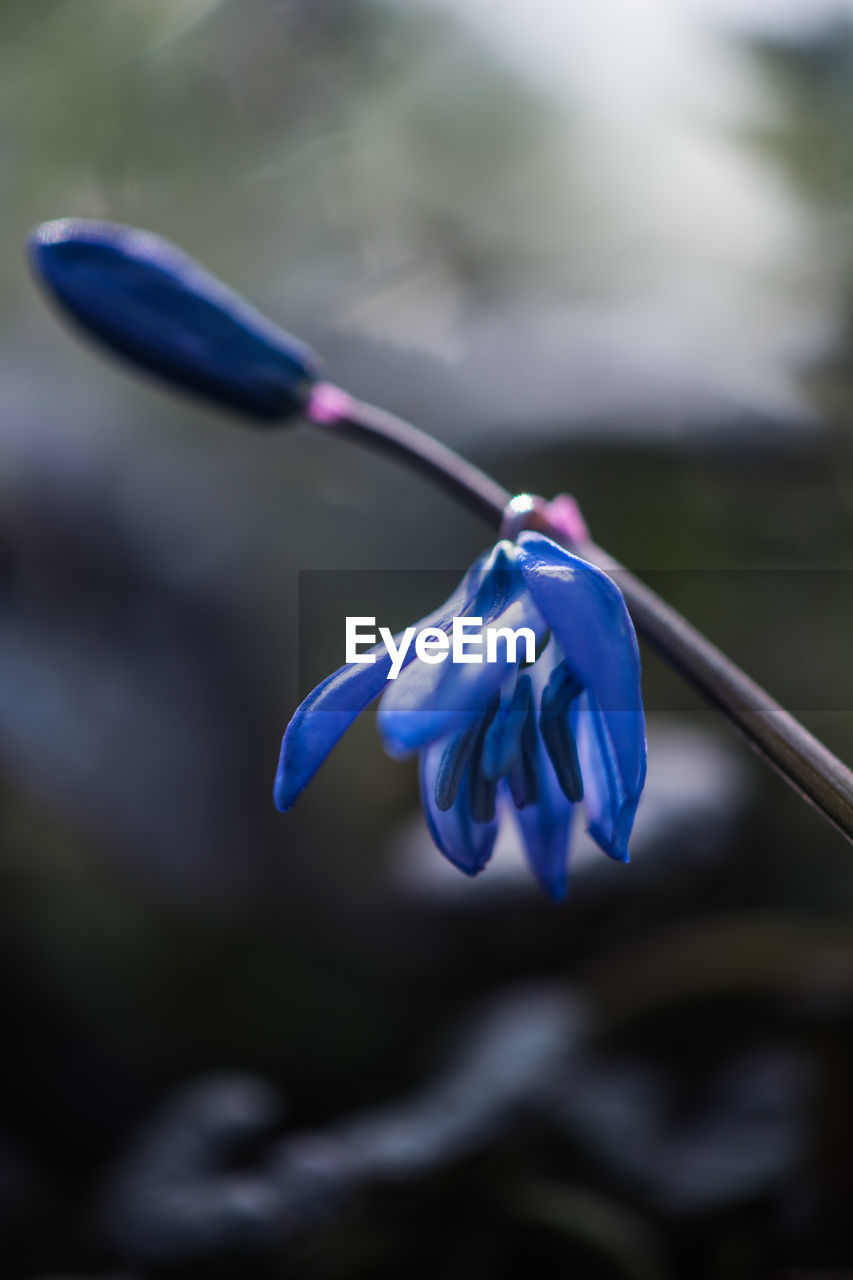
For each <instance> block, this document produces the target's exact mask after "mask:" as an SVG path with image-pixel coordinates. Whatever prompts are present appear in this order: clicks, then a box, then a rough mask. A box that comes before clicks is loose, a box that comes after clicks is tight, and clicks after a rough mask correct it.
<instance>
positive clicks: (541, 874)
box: [515, 739, 575, 902]
mask: <svg viewBox="0 0 853 1280" xmlns="http://www.w3.org/2000/svg"><path fill="white" fill-rule="evenodd" d="M536 775H537V781H538V797H537V800H536V803H535V804H528V805H525V806H524V808H523V809H517V810H516V812H515V820H516V822H517V823H518V826H519V828H520V830H521V834H522V837H523V839H524V847H525V852H526V854H527V861H528V863H529V865H530V869H531V871H532V872H533V874H534V875H535V876H536V879H537V880H538V881H539V883H540V884H541V886H542V888H543V889H544V890H545V892H546V893H547V894H548V896H549V898H553V900H554V901H555V902H562V901H563V899H564V898H565V896H566V892H567V889H568V860H569V842H570V838H571V824H572V815H573V813H574V810H575V806H574V805H573V804H572V803H571V802H570V801H569V800H567V799H566V797H565V795H564V794H563V790H562V788H561V786H560V784H559V782H558V781H557V776H556V774H555V773H554V769H553V766H552V764H551V761H550V760H549V758H548V754H547V752H546V751H545V748H544V744H543V743H542V741H541V739H539V742H538V755H537V769H536Z"/></svg>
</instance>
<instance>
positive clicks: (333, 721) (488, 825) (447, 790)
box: [273, 532, 646, 900]
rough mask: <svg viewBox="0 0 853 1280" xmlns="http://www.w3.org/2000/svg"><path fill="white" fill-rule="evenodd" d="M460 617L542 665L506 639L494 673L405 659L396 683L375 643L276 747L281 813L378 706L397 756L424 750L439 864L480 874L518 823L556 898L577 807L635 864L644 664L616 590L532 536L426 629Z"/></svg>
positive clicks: (561, 890) (562, 889) (427, 803)
mask: <svg viewBox="0 0 853 1280" xmlns="http://www.w3.org/2000/svg"><path fill="white" fill-rule="evenodd" d="M456 617H468V618H478V619H481V620H482V621H481V628H482V632H483V633H484V634H485V633H486V632H487V631H488V630H489V629H496V628H509V629H511V630H516V629H518V628H521V627H526V628H528V629H529V630H531V631H532V632H533V635H534V637H535V644H536V660H535V661H534V662H533V663H530V664H527V663H526V662H524V661H520V660H519V659H518V655H516V654H514V653H513V652H511V650H510V646H509V644H508V642H507V641H503V643H502V645H501V643H500V642H499V644H498V648H497V656H498V659H499V660H497V661H486V662H464V663H460V662H451V661H449V660H448V661H444V662H441V663H439V662H437V661H433V662H429V661H424V660H423V659H422V658H420V657H416V656H414V648H413V647H411V648H410V650H409V652H408V654H407V661H406V663H405V665H404V667H403V669H402V670H401V672H400V674H399V676H398V677H397V679H396V680H393V681H389V680H388V674H389V671H390V670H391V657H390V655H389V654H388V652H387V650H386V649H385V646H377V648H376V649H374V650H372V651H371V653H372V656H373V657H374V661H373V662H372V663H364V664H362V663H358V664H356V663H351V664H349V665H347V666H344V667H341V668H340V670H338V671H336V672H335V673H334V674H333V675H331V676H329V677H328V678H327V679H326V680H324V681H323V682H322V684H320V685H318V687H317V688H316V689H315V690H314V691H313V692H312V693H310V694H309V695H308V697H307V698H306V699H305V701H304V702H303V703H302V704H301V706H300V707H299V708H298V710H297V711H296V714H295V715H294V717H293V719H292V720H291V722H290V724H289V725H288V727H287V730H286V732H285V735H284V740H283V742H282V746H281V758H280V761H279V767H278V773H277V775H276V780H275V788H274V792H273V794H274V799H275V803H276V806H277V807H278V808H279V809H281V810H282V811H286V810H288V809H290V808H292V806H293V805H294V804H295V802H296V800H297V798H298V796H299V795H300V794H301V792H302V791H303V790H304V788H305V787H306V786H307V784H308V783H309V782H310V780H311V778H312V777H313V776H314V774H315V773H316V771H317V769H318V768H319V767H320V765H321V764H322V762H323V760H325V758H326V756H327V755H328V754H329V752H330V751H331V749H332V747H333V746H334V745H335V743H336V742H337V741H338V739H339V738H340V737H341V736H342V735H343V734H344V733H345V732H346V730H347V729H348V728H349V726H350V725H351V724H352V722H353V721H354V720H355V718H356V716H358V715H359V714H360V712H361V711H363V710H364V708H365V707H366V706H367V705H368V704H369V703H370V702H372V701H373V700H374V699H375V698H377V697H378V696H379V695H380V694H382V695H383V696H382V700H381V702H380V705H379V714H378V722H379V728H380V731H381V734H382V737H383V740H384V742H385V746H386V748H387V749H388V751H389V752H390V753H391V754H392V755H395V756H404V755H409V754H412V753H414V752H418V753H419V755H420V781H421V795H422V800H423V806H424V812H425V814H426V819H427V823H428V825H429V829H430V833H431V835H432V838H433V840H434V841H435V843H436V845H437V846H438V848H439V849H440V850H441V852H442V853H443V854H444V855H445V856H446V857H447V858H448V859H449V860H450V861H451V862H452V863H454V864H455V865H456V866H457V867H459V868H460V869H461V870H462V871H464V872H466V874H468V875H475V874H476V873H477V872H479V871H482V869H483V868H484V867H485V865H486V863H487V862H488V861H489V858H490V857H491V854H492V850H493V848H494V844H495V839H496V836H497V832H498V825H499V823H500V822H501V821H503V820H504V819H506V818H508V817H509V815H510V813H513V814H514V815H515V818H516V820H517V822H518V825H519V827H520V830H521V835H522V838H523V841H524V847H525V849H526V853H527V858H528V861H529V863H530V867H531V869H532V871H533V873H534V874H535V876H536V877H537V879H538V880H539V882H540V884H541V885H542V887H543V888H544V889H545V891H546V892H547V893H548V894H549V895H550V896H551V897H552V898H554V899H557V900H559V899H562V898H563V897H564V896H565V893H566V887H567V864H568V854H569V841H570V834H571V825H572V818H573V814H574V810H575V808H576V806H578V805H579V804H581V803H582V804H583V808H584V810H585V813H586V819H587V825H588V829H589V832H590V835H591V836H592V837H593V839H594V840H595V841H596V842H597V843H598V844H599V845H600V846H601V848H602V849H604V850H605V852H606V853H608V854H610V856H611V857H613V858H616V859H618V860H620V861H623V862H627V861H628V838H629V836H630V834H631V828H632V826H633V822H634V815H635V813H636V810H637V804H638V803H639V799H640V794H641V792H642V789H643V782H644V780H645V772H646V736H645V721H644V716H643V704H642V695H641V691H640V660H639V653H638V649H637V640H636V636H635V634H634V628H633V625H632V623H631V619H630V617H629V616H628V611H627V609H626V608H625V603H624V601H623V599H622V594H621V592H620V591H619V589H618V587H617V586H616V585H615V584H614V583H613V582H612V580H611V579H610V578H608V577H607V576H606V575H605V574H604V573H602V572H601V571H600V570H598V569H596V568H594V567H593V566H592V565H590V564H587V562H586V561H584V560H581V559H579V558H578V557H577V556H574V555H572V554H571V553H570V552H568V551H566V550H564V549H563V548H562V547H560V546H559V545H558V544H557V543H555V542H553V541H552V540H551V539H550V538H547V537H545V536H543V535H542V534H538V533H531V532H525V533H522V534H521V535H520V537H519V538H518V540H517V542H509V541H502V542H499V543H498V544H497V546H495V547H494V548H493V549H492V551H491V552H489V553H487V554H486V555H485V556H483V557H481V558H480V559H479V560H478V561H477V562H476V563H475V564H474V565H473V566H472V568H471V569H470V570H469V571H468V573H467V574H466V575H465V577H464V578H463V580H462V582H461V583H460V585H459V586H458V588H457V589H456V591H455V592H454V594H453V595H452V596H451V597H450V599H449V600H448V601H447V602H446V603H445V604H444V605H443V606H442V608H441V609H439V610H438V611H437V612H436V613H434V614H432V615H430V616H429V617H428V618H424V619H423V620H422V621H421V622H420V623H419V624H418V629H419V630H420V629H423V628H427V627H429V628H436V629H439V630H441V631H444V632H448V633H449V632H450V630H451V627H452V622H453V619H454V618H456ZM471 625H472V624H469V634H472V635H473V633H472V632H471V631H470V627H471ZM475 638H476V637H475Z"/></svg>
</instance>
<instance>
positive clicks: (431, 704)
mask: <svg viewBox="0 0 853 1280" xmlns="http://www.w3.org/2000/svg"><path fill="white" fill-rule="evenodd" d="M480 576H481V586H480V590H479V591H478V592H477V596H476V599H475V600H474V601H473V603H472V604H471V607H470V608H469V609H468V610H467V611H466V612H467V615H468V616H469V617H471V618H475V617H476V618H482V626H481V628H480V629H479V630H478V631H477V632H474V631H472V632H471V633H470V635H469V637H468V638H469V639H470V640H476V639H477V638H478V637H479V638H482V639H483V642H484V644H485V632H486V631H487V630H494V629H497V628H503V627H506V628H509V629H510V630H512V631H516V630H517V629H518V628H519V627H527V628H529V629H530V630H531V631H532V632H533V635H534V639H535V642H536V645H537V647H538V645H539V644H540V642H541V640H542V638H543V636H544V635H545V633H546V632H547V629H548V628H547V625H546V623H545V621H544V619H543V618H542V616H541V614H540V612H539V610H538V609H537V608H536V606H535V605H534V603H533V601H532V600H531V598H530V595H529V593H528V591H527V589H526V587H525V584H524V579H523V578H522V576H521V574H520V573H519V572H518V569H517V568H516V566H515V548H514V547H513V545H512V543H509V542H499V543H498V544H497V546H496V547H495V548H494V549H493V550H492V552H491V554H490V555H489V557H488V559H487V561H486V563H485V564H484V565H483V566H482V569H481V571H480ZM459 616H462V615H459ZM482 652H483V656H484V657H485V649H483V650H482ZM522 653H523V647H522V646H521V645H519V646H517V652H516V655H515V657H514V659H513V660H510V655H509V653H508V649H507V646H506V645H505V644H504V645H498V647H497V660H496V661H495V662H486V661H479V662H453V661H452V660H450V659H449V658H448V659H447V660H446V661H444V662H442V663H441V664H430V663H426V662H422V661H421V660H420V659H417V660H416V661H415V662H413V663H411V665H410V666H409V667H408V669H407V670H406V671H405V672H403V673H401V674H400V676H399V677H398V678H397V680H396V681H394V683H393V684H392V685H390V686H389V688H388V690H387V692H386V694H385V696H384V698H383V699H382V703H381V705H380V707H379V713H378V716H377V720H378V724H379V730H380V732H381V734H382V738H383V741H384V743H385V747H386V750H388V751H389V752H390V754H391V755H395V756H405V755H408V754H410V753H411V752H412V751H417V750H419V749H420V748H422V747H424V746H425V745H426V744H427V743H429V742H433V741H435V740H436V739H437V738H444V737H446V736H447V735H448V734H451V733H453V732H454V731H456V730H459V729H461V728H464V726H465V725H466V724H470V722H471V721H472V720H474V719H476V717H477V716H478V715H480V714H481V713H482V711H483V710H484V708H485V707H486V705H487V704H488V703H489V702H490V701H491V699H492V698H493V697H494V695H495V694H496V693H497V692H498V691H499V690H500V687H501V685H502V684H503V682H504V680H505V679H506V677H507V673H508V672H509V671H511V670H512V669H513V668H514V667H515V666H516V665H517V662H518V658H519V655H520V654H522Z"/></svg>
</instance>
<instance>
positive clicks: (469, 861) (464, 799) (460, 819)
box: [420, 739, 498, 876]
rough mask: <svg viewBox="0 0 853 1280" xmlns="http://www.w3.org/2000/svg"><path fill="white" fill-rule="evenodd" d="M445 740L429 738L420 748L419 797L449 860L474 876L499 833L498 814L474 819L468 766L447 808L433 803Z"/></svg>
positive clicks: (484, 861) (432, 830)
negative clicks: (455, 794)
mask: <svg viewBox="0 0 853 1280" xmlns="http://www.w3.org/2000/svg"><path fill="white" fill-rule="evenodd" d="M446 746H447V742H446V740H445V739H439V740H438V741H436V742H431V743H430V744H429V746H428V747H427V748H426V749H425V750H424V751H422V752H421V757H420V780H421V800H422V803H423V808H424V815H425V816H426V821H427V826H428V827H429V832H430V835H431V836H432V838H433V841H434V842H435V844H436V846H437V847H438V848H439V849H440V850H441V852H442V853H443V854H444V856H445V858H447V859H448V861H450V862H452V863H453V865H454V866H456V867H458V868H459V870H460V871H464V872H465V874H466V875H468V876H475V875H476V874H477V872H478V871H482V870H483V867H485V865H486V863H487V862H488V861H489V858H490V857H491V856H492V850H493V849H494V847H495V838H496V836H497V833H498V821H497V817H496V816H494V817H492V819H491V821H489V822H475V821H474V818H473V816H472V813H471V789H472V788H471V766H470V764H469V765H468V768H467V769H466V770H465V776H464V777H463V779H462V785H461V786H460V788H459V791H458V793H457V796H456V799H455V800H454V802H453V804H452V805H451V806H450V808H449V809H440V808H439V807H438V804H437V803H436V798H435V793H436V782H437V779H438V773H439V769H440V767H441V761H442V757H443V755H444V752H445V748H446Z"/></svg>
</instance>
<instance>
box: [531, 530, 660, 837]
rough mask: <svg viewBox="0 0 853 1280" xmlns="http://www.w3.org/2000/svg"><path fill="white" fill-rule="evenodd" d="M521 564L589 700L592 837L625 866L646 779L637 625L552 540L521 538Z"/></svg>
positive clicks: (582, 733)
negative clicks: (628, 843) (632, 828)
mask: <svg viewBox="0 0 853 1280" xmlns="http://www.w3.org/2000/svg"><path fill="white" fill-rule="evenodd" d="M518 563H519V566H520V568H521V571H522V573H523V575H524V580H525V582H526V583H527V586H528V588H529V590H530V594H531V596H532V597H533V599H534V601H535V603H536V605H537V606H538V608H539V609H540V611H541V612H542V614H543V616H544V617H545V619H546V620H547V621H548V623H549V624H550V625H551V627H552V628H553V632H554V636H555V638H556V639H557V641H558V643H559V645H560V648H561V649H562V651H563V654H564V657H565V659H566V662H567V663H568V665H569V667H570V668H571V670H572V671H573V672H574V674H575V675H576V676H577V677H578V678H579V680H580V681H581V683H582V684H583V685H584V687H585V688H586V690H587V693H588V698H587V699H586V704H585V708H584V710H583V712H582V713H580V714H578V717H577V723H576V737H577V740H578V751H579V754H580V760H581V771H582V773H583V776H584V792H585V795H584V804H585V807H586V810H587V814H588V817H589V821H590V833H591V834H592V835H593V837H594V838H595V839H596V840H597V841H598V843H599V844H600V845H601V846H602V848H604V849H605V851H606V852H607V853H610V854H611V855H612V856H613V857H615V858H619V859H622V860H624V859H625V858H626V857H627V840H628V835H629V834H630V830H631V825H632V823H633V820H634V814H635V812H636V809H637V804H638V802H639V799H640V794H641V792H642V789H643V783H644V781H645V775H646V733H645V719H644V716H643V703H642V693H641V689H640V656H639V650H638V648H637V638H636V635H635V633H634V627H633V623H632V622H631V619H630V617H629V615H628V610H627V609H626V607H625V601H624V600H623V598H622V593H621V592H620V591H619V589H618V587H617V586H616V584H615V583H614V582H612V581H611V579H610V578H608V577H607V575H606V574H604V573H602V572H601V571H600V570H599V569H596V568H595V567H594V566H593V565H590V564H588V563H587V562H586V561H585V560H581V559H579V557H578V556H574V555H572V554H571V553H570V552H568V551H565V550H564V549H563V548H562V547H559V546H558V545H557V544H556V543H555V542H552V541H551V539H550V538H546V537H544V536H543V535H541V534H535V533H523V534H522V535H521V537H520V538H519V543H518ZM581 702H583V699H581ZM573 714H574V713H573ZM590 779H592V785H589V780H590Z"/></svg>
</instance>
